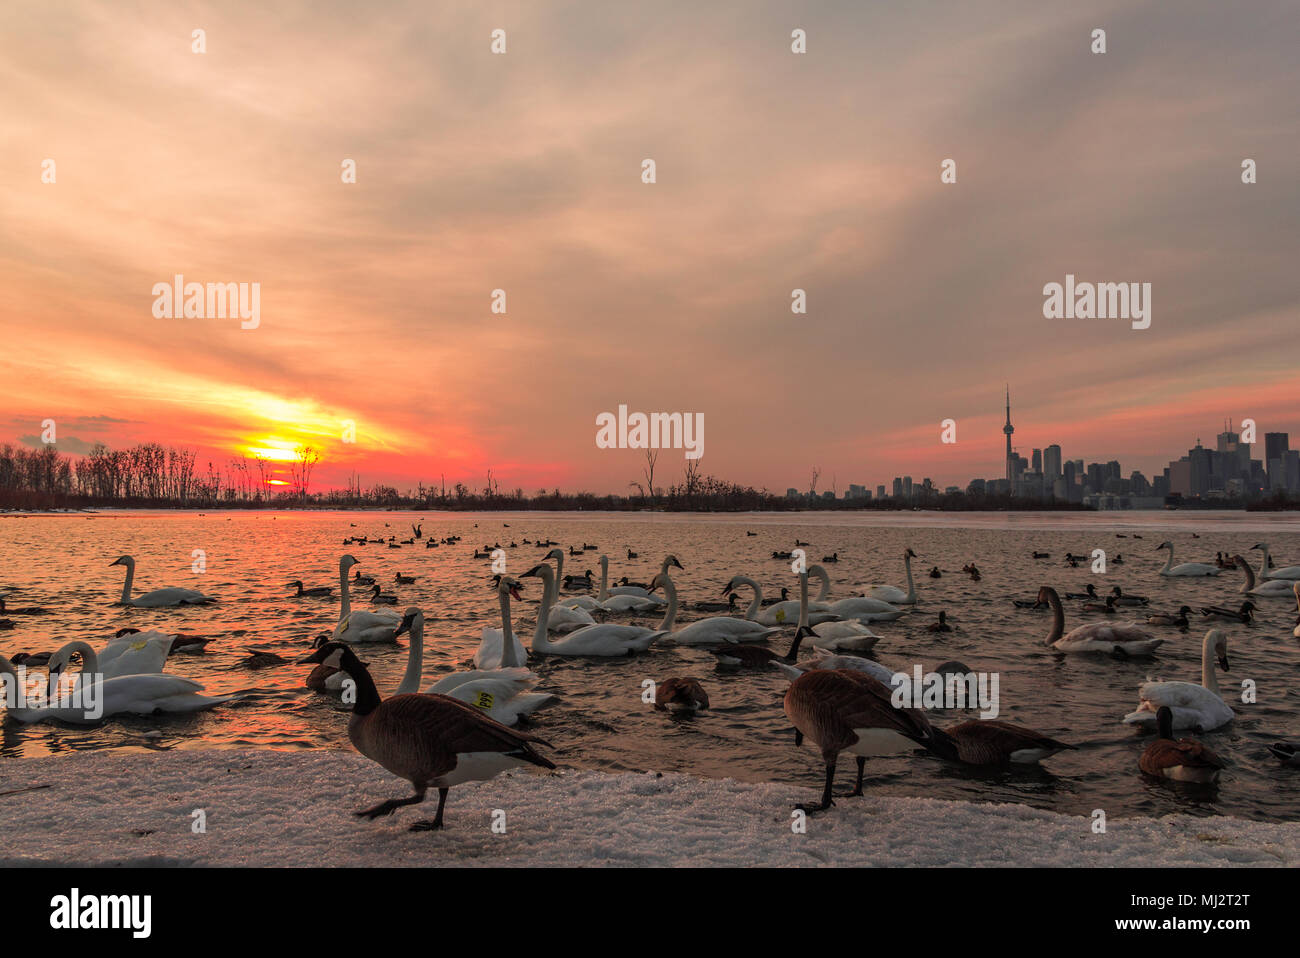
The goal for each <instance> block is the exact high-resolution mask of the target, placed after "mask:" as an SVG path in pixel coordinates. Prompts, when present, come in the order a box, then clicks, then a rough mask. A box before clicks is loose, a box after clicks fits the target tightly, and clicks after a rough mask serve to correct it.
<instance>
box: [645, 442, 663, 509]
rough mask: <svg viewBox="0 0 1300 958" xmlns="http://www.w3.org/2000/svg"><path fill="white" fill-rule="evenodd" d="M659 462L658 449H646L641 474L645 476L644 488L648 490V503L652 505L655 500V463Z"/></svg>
mask: <svg viewBox="0 0 1300 958" xmlns="http://www.w3.org/2000/svg"><path fill="white" fill-rule="evenodd" d="M658 461H659V450H658V449H647V450H646V451H645V466H644V467H643V468H642V470H641V471H642V472H643V473H644V474H645V484H646V488H647V489H649V490H650V502H651V504H652V505H653V504H654V498H655V463H657V462H658Z"/></svg>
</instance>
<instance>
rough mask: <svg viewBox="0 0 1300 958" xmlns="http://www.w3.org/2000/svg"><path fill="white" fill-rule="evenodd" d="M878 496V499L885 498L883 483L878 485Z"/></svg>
mask: <svg viewBox="0 0 1300 958" xmlns="http://www.w3.org/2000/svg"><path fill="white" fill-rule="evenodd" d="M876 498H877V499H883V498H885V487H884V486H883V485H880V486H876Z"/></svg>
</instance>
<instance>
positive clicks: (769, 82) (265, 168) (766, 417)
mask: <svg viewBox="0 0 1300 958" xmlns="http://www.w3.org/2000/svg"><path fill="white" fill-rule="evenodd" d="M703 7H707V9H701V8H703ZM994 9H996V10H997V11H998V13H997V14H996V15H994V14H992V13H991V12H990V11H991V10H994ZM1097 27H1101V28H1103V29H1105V30H1106V34H1107V48H1108V49H1107V52H1106V53H1105V54H1102V55H1097V54H1093V53H1092V52H1090V44H1091V39H1090V34H1091V31H1092V30H1093V29H1094V28H1097ZM196 28H201V29H203V30H205V31H206V45H207V52H206V53H202V54H196V53H194V52H192V51H191V44H192V40H191V34H192V31H193V30H194V29H196ZM496 28H501V29H504V30H505V31H506V35H507V52H506V53H505V54H504V55H494V54H492V52H491V50H490V43H491V37H490V34H491V31H492V30H493V29H496ZM795 28H801V29H803V30H806V31H807V37H808V41H807V42H808V52H807V53H806V54H803V55H796V54H793V53H792V52H791V50H790V43H791V39H790V34H791V31H792V30H793V29H795ZM1297 50H1300V16H1297V8H1296V6H1295V4H1294V3H1293V2H1277V3H1271V2H1257V3H1256V2H1252V3H1250V4H1245V5H1235V4H1223V3H1221V2H1217V0H1216V2H1209V0H1207V2H1190V3H1176V4H1171V3H1168V2H1158V3H1135V2H1131V0H1129V2H1116V3H1097V4H1089V3H1071V4H1042V3H1039V2H1025V3H1012V2H1007V3H1000V4H996V5H982V6H981V7H976V6H975V5H969V4H965V3H952V4H941V3H906V4H904V3H897V4H885V3H881V4H866V3H861V2H843V3H806V4H803V3H789V2H786V3H777V2H752V0H735V2H730V3H725V2H724V3H716V4H708V5H702V4H698V3H694V2H671V0H663V2H655V3H651V4H639V5H631V4H611V3H604V2H598V0H583V2H564V3H562V2H546V0H535V2H521V3H492V2H470V0H467V2H456V3H445V4H428V3H416V2H409V3H391V4H384V5H382V6H381V7H376V8H373V9H372V8H371V7H369V6H367V5H364V4H361V5H358V4H353V3H342V2H338V3H325V2H316V3H291V2H287V3H277V4H273V5H271V4H260V3H229V4H227V3H221V4H218V3H212V4H205V3H187V4H171V3H164V2H161V0H159V2H142V3H110V4H98V3H96V4H91V3H78V2H71V3H67V4H63V3H60V4H44V3H35V2H26V0H23V2H9V3H5V4H3V5H2V6H0V225H2V228H0V334H2V335H3V346H0V442H6V441H8V442H24V443H26V444H28V445H35V444H38V443H39V438H38V437H39V433H40V423H41V421H42V420H44V419H47V418H52V419H54V420H55V421H56V422H57V423H58V431H59V440H60V442H59V446H60V448H61V449H63V450H64V451H66V452H80V451H82V450H84V449H87V448H89V446H90V445H91V444H93V443H94V442H104V443H107V444H108V445H110V446H124V445H128V444H131V443H135V442H140V441H158V442H162V443H164V444H167V443H175V444H185V445H191V446H196V447H198V448H199V449H200V463H204V462H205V461H206V460H208V459H213V460H216V461H224V460H225V459H228V458H229V457H231V456H234V455H239V454H241V453H242V452H244V451H247V450H251V449H277V448H278V449H289V448H292V446H293V445H295V444H297V443H299V442H302V441H311V442H313V443H315V444H317V445H319V446H320V447H321V449H322V459H321V463H320V465H319V466H318V468H317V473H316V478H317V484H318V485H319V484H322V483H323V484H325V485H340V486H341V485H343V484H344V481H345V477H346V476H347V475H348V473H349V472H350V471H352V470H356V471H357V472H359V473H360V475H361V478H362V481H363V483H364V484H366V485H369V484H371V483H374V482H386V483H391V484H395V485H397V486H398V487H399V488H406V487H408V486H413V485H414V484H415V482H416V481H417V480H420V479H423V480H425V481H426V482H427V481H436V480H437V479H438V476H439V474H443V473H445V475H446V477H447V482H448V484H451V483H453V482H455V481H458V480H463V481H465V482H466V483H467V484H469V485H471V486H474V487H481V486H482V485H483V484H484V482H485V480H486V472H487V469H488V468H491V469H492V470H493V473H494V476H496V477H497V478H498V479H499V481H500V483H501V486H502V488H503V489H507V490H512V489H513V488H515V487H516V486H519V487H523V488H524V489H525V490H526V491H528V492H532V491H534V490H535V489H536V488H538V487H539V486H546V487H555V486H560V487H562V488H564V489H566V490H573V489H588V490H592V491H596V492H608V491H614V492H625V491H627V484H628V481H629V480H630V479H633V478H636V477H638V474H639V470H640V466H641V461H640V454H639V453H638V452H636V451H631V450H602V449H598V448H597V447H596V444H595V441H594V440H595V433H596V424H595V419H596V416H597V414H599V413H601V412H603V411H614V410H617V408H618V406H619V404H626V405H627V406H628V407H629V408H630V409H631V410H634V411H635V410H640V411H645V412H651V411H678V412H691V413H697V412H698V413H703V414H704V418H705V423H706V428H705V446H704V457H703V459H702V460H701V468H702V471H703V472H706V473H713V474H715V475H720V476H725V477H727V478H730V479H734V480H737V481H740V482H744V483H749V484H754V485H756V486H767V487H768V488H771V489H774V490H777V491H783V490H784V489H785V488H786V487H787V486H799V487H806V486H807V483H808V479H809V473H810V471H811V469H812V467H814V466H817V467H819V468H820V470H821V475H822V478H821V481H820V487H821V488H828V487H829V486H830V484H831V482H832V481H834V482H836V483H837V485H838V488H839V489H840V491H843V489H844V488H845V487H846V486H847V485H848V483H850V482H860V483H865V484H868V485H870V486H873V487H874V486H875V485H876V484H877V483H886V482H888V481H889V480H890V478H892V477H893V476H894V475H901V474H903V473H907V474H910V475H912V476H914V477H915V478H916V479H917V480H918V481H919V479H920V478H921V477H922V476H931V477H933V478H934V480H935V481H936V482H937V483H938V484H940V485H941V486H942V485H947V484H963V485H964V484H965V482H966V481H967V480H968V479H969V478H971V477H972V476H999V475H1001V474H1002V473H1003V466H1002V442H1003V439H1002V434H1001V431H1000V429H1001V424H1002V402H1003V392H1002V391H1003V387H1004V384H1005V383H1008V382H1009V383H1010V384H1011V393H1012V404H1013V420H1014V423H1015V425H1016V435H1015V441H1016V445H1017V448H1018V449H1019V451H1020V452H1021V453H1022V454H1024V455H1028V454H1029V452H1030V450H1031V449H1032V448H1033V447H1035V446H1037V447H1041V446H1045V445H1048V444H1050V443H1053V442H1056V443H1060V444H1061V445H1062V447H1063V450H1064V453H1065V455H1066V456H1067V457H1068V458H1085V459H1087V460H1090V461H1091V460H1103V461H1104V460H1108V459H1113V458H1116V459H1119V460H1120V461H1121V463H1122V464H1123V465H1124V468H1125V472H1126V474H1127V472H1128V471H1129V470H1131V469H1141V470H1143V471H1144V472H1146V473H1147V475H1148V476H1150V475H1153V474H1158V472H1159V470H1160V469H1161V468H1162V467H1163V466H1164V464H1165V463H1166V462H1167V461H1168V460H1169V459H1170V458H1171V457H1172V458H1176V457H1177V456H1178V455H1181V454H1183V453H1185V452H1186V450H1187V448H1188V447H1189V446H1190V445H1191V444H1192V443H1193V442H1194V441H1195V439H1196V438H1197V437H1198V436H1199V437H1200V438H1201V439H1202V440H1203V441H1204V442H1206V443H1207V444H1212V442H1213V437H1214V434H1215V433H1216V432H1217V431H1219V429H1220V428H1221V424H1222V422H1223V420H1224V419H1225V418H1232V419H1233V420H1236V421H1240V420H1241V419H1242V418H1245V417H1251V418H1253V419H1255V420H1256V421H1257V423H1258V424H1259V432H1260V440H1261V442H1262V434H1263V432H1265V431H1275V430H1276V431H1287V432H1291V433H1292V444H1293V446H1295V445H1300V404H1297V402H1296V400H1297V395H1298V393H1300V389H1298V387H1300V372H1297V370H1298V368H1300V363H1298V360H1300V323H1298V322H1297V320H1300V294H1298V293H1297V290H1298V288H1300V282H1298V279H1300V258H1298V257H1297V247H1298V245H1300V244H1298V243H1297V237H1298V236H1300V123H1298V122H1297V120H1298V119H1300V108H1298V106H1297V104H1300V79H1298V74H1300V68H1298V67H1297V66H1296V60H1297V58H1296V51H1297ZM347 158H351V159H354V160H355V161H356V164H357V182H356V183H355V184H345V183H343V182H342V181H341V177H340V172H341V164H342V162H343V161H344V160H345V159H347ZM646 158H652V159H654V160H655V162H656V165H657V182H656V183H654V184H653V185H647V184H644V183H643V182H642V181H641V164H642V160H643V159H646ZM946 158H952V159H954V160H955V161H956V164H957V182H956V183H955V184H943V183H941V182H940V164H941V163H942V161H943V160H944V159H946ZM1245 158H1252V159H1254V160H1255V161H1256V163H1257V164H1258V183H1256V184H1254V185H1244V184H1243V183H1242V182H1241V163H1242V160H1243V159H1245ZM46 159H53V160H54V161H55V164H56V170H57V173H56V177H57V178H56V182H55V183H53V184H50V183H43V182H42V178H41V174H42V162H43V161H44V160H46ZM178 273H180V274H183V275H184V276H185V277H186V280H187V281H197V282H203V283H206V282H222V283H226V282H234V283H241V282H247V283H252V282H257V283H260V288H261V319H260V326H259V327H258V328H256V329H247V330H245V329H241V328H240V324H239V321H238V320H237V319H185V318H176V319H167V318H165V319H157V318H155V317H154V315H153V313H152V306H153V301H154V296H153V294H152V292H151V290H152V288H153V286H154V284H155V283H159V282H163V283H170V282H171V281H172V277H173V276H174V275H175V274H178ZM1067 273H1072V274H1074V275H1075V276H1076V277H1077V278H1078V279H1079V280H1080V281H1085V280H1087V281H1093V282H1139V283H1141V282H1149V283H1151V284H1152V287H1153V307H1154V309H1153V318H1152V323H1151V327H1150V328H1149V329H1146V330H1134V329H1131V328H1130V327H1129V324H1128V323H1127V322H1125V321H1123V320H1064V319H1059V320H1048V319H1044V318H1043V313H1042V307H1043V299H1044V297H1043V292H1042V289H1043V286H1044V284H1046V283H1050V282H1058V283H1060V282H1064V280H1065V276H1066V274H1067ZM497 288H501V289H504V290H505V291H506V295H507V304H508V311H507V313H506V314H505V315H494V314H493V313H492V312H491V311H490V305H491V294H492V291H493V290H494V289H497ZM795 288H802V289H805V290H806V291H807V297H808V313H807V315H802V316H800V315H793V314H792V313H791V310H790V301H791V299H790V297H791V290H792V289H795ZM945 418H953V419H955V420H957V423H958V442H957V444H956V445H952V446H945V445H941V444H940V442H939V435H940V428H939V424H940V421H941V420H943V419H945ZM344 420H353V421H355V423H356V429H357V442H356V443H355V444H352V445H349V444H345V443H343V442H342V441H341V433H342V428H343V427H342V423H343V421H344ZM1262 452H1263V450H1262V448H1260V449H1259V451H1258V453H1257V456H1256V457H1257V458H1262ZM683 463H684V459H683V457H682V455H681V453H680V452H673V451H669V452H665V453H664V454H663V455H662V456H661V459H660V465H659V470H660V471H659V473H658V475H657V476H656V481H657V482H660V481H662V482H663V483H664V484H665V485H666V484H668V483H670V482H673V481H675V480H677V479H678V478H679V477H680V475H681V469H682V465H683Z"/></svg>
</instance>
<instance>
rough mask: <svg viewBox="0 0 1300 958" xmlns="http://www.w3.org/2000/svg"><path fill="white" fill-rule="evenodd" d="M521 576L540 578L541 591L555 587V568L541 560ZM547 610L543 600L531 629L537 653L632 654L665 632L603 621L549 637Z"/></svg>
mask: <svg viewBox="0 0 1300 958" xmlns="http://www.w3.org/2000/svg"><path fill="white" fill-rule="evenodd" d="M523 577H524V578H525V579H527V578H540V579H541V580H542V587H543V591H544V592H551V591H552V590H554V588H555V572H554V571H553V570H552V569H551V567H550V566H549V565H547V564H546V563H544V562H543V563H542V564H540V565H536V566H533V567H532V568H531V569H529V570H528V571H527V572H525V573H524V576H523ZM550 611H551V610H550V607H549V606H548V605H547V604H546V603H545V602H544V601H543V603H542V607H541V611H540V612H538V614H537V616H538V617H537V631H536V632H534V633H533V651H534V652H537V653H538V654H540V655H591V656H605V657H608V656H623V655H631V654H633V653H634V652H644V651H645V650H646V649H648V648H650V646H651V645H653V644H654V643H655V642H656V641H657V640H658V639H661V638H663V637H664V636H666V635H667V634H668V633H667V631H665V630H663V629H645V628H641V627H640V626H635V625H614V624H611V623H608V622H602V623H600V624H598V625H587V626H583V627H582V628H580V629H577V630H575V631H573V632H570V633H569V634H568V635H566V636H564V637H563V638H562V639H559V640H557V641H551V639H550V638H549V637H548V632H547V618H548V617H549V615H550Z"/></svg>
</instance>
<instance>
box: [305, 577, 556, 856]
mask: <svg viewBox="0 0 1300 958" xmlns="http://www.w3.org/2000/svg"><path fill="white" fill-rule="evenodd" d="M547 568H549V566H548V567H547ZM302 661H303V662H305V663H315V664H320V665H328V666H330V667H332V668H337V669H340V670H341V671H343V672H346V673H347V675H348V678H350V679H351V680H352V681H353V683H355V688H356V701H355V703H354V704H353V706H352V715H351V717H350V718H349V720H348V738H349V739H350V740H351V742H352V745H353V746H354V747H355V748H356V750H357V751H358V752H360V753H361V754H362V755H364V756H365V757H366V758H368V759H370V760H371V761H374V762H376V763H378V764H379V765H381V766H383V767H384V768H385V769H386V770H388V771H389V772H391V773H393V774H394V775H396V776H398V777H399V778H404V779H406V780H407V781H408V782H410V783H411V786H412V787H413V788H414V789H415V794H414V795H412V796H410V797H409V798H395V799H389V800H388V801H384V802H380V803H378V804H377V805H374V806H371V807H369V808H363V809H361V810H359V811H357V812H355V813H354V814H356V815H357V816H358V817H360V818H366V819H369V820H371V821H373V820H374V819H376V818H379V817H381V816H383V815H391V814H392V813H393V812H394V811H396V810H397V809H398V808H401V807H402V806H404V805H417V804H420V803H422V802H423V801H424V799H425V795H426V793H427V792H428V790H429V789H430V788H436V789H437V790H438V810H437V813H436V814H435V816H434V818H433V819H431V820H430V819H425V820H420V821H417V822H415V823H414V824H412V825H411V826H410V827H409V828H410V830H411V831H431V830H436V829H440V828H442V827H443V810H444V808H445V806H446V804H447V794H448V792H449V791H450V789H451V788H452V787H453V786H455V785H459V784H461V783H463V782H475V781H477V782H481V781H487V780H489V779H492V778H495V777H496V776H497V775H498V774H500V773H501V772H504V771H506V770H507V769H511V768H524V767H527V766H529V765H532V766H536V767H539V768H543V769H554V768H555V763H554V762H552V761H550V759H548V758H546V757H545V756H543V755H542V754H540V753H539V752H538V751H537V750H536V747H535V746H536V745H546V746H547V747H548V748H549V747H550V746H549V745H548V744H547V743H546V742H545V741H544V740H542V739H540V738H538V737H537V736H535V735H530V734H529V733H527V732H521V731H518V730H516V729H511V728H508V727H507V726H505V725H502V724H501V723H500V722H497V721H495V720H494V719H492V718H489V717H488V716H487V715H485V714H484V713H483V712H482V711H480V710H479V709H476V708H474V707H473V706H472V705H467V704H465V703H464V702H461V701H459V700H457V699H454V698H450V697H449V696H445V695H427V694H423V693H418V692H416V693H410V694H406V695H395V696H393V697H391V698H388V699H381V698H380V695H379V691H378V689H376V688H375V683H374V680H373V679H372V678H371V677H370V673H369V672H368V671H367V670H366V668H365V666H363V665H362V664H361V662H360V660H358V659H357V657H356V655H355V654H353V652H352V650H351V649H350V648H349V647H348V646H346V645H344V644H343V643H342V642H334V641H330V642H326V643H325V644H324V645H322V646H321V647H320V648H319V649H317V650H315V651H314V652H313V653H312V654H311V655H309V656H307V657H306V658H304V659H303V660H302Z"/></svg>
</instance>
